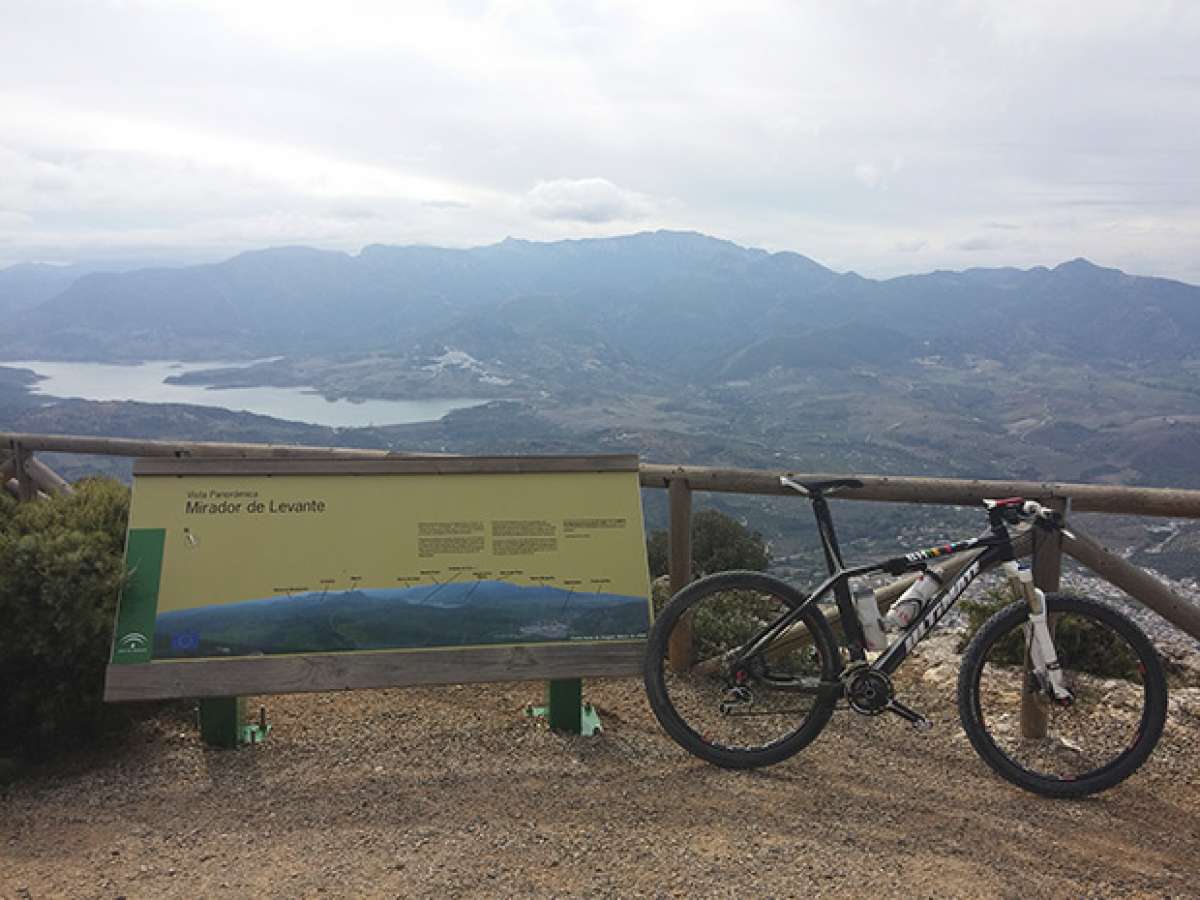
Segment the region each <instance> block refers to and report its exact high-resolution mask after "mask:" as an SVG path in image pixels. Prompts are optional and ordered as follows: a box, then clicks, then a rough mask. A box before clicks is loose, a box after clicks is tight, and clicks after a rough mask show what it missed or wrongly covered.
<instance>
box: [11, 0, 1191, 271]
mask: <svg viewBox="0 0 1200 900" xmlns="http://www.w3.org/2000/svg"><path fill="white" fill-rule="evenodd" d="M398 10H400V11H398ZM0 15H2V17H3V18H2V21H3V22H4V23H5V26H6V27H5V28H4V29H3V30H0V267H4V266H8V265H11V264H14V263H19V262H25V261H53V262H90V261H96V260H113V259H118V260H122V261H124V262H126V263H127V264H143V263H145V264H153V263H162V262H166V263H171V264H189V263H194V262H208V261H216V260H219V259H224V258H227V257H229V256H232V255H234V254H236V253H239V252H243V251H246V250H255V249H262V248H265V247H270V246H280V245H297V244H300V245H307V246H314V247H321V248H325V249H334V250H343V251H346V252H350V253H357V252H358V251H359V250H360V249H361V248H362V247H363V246H365V245H369V244H375V243H382V244H401V245H403V244H427V245H437V246H448V247H469V246H478V245H484V244H491V243H495V242H497V241H500V240H503V239H504V238H505V237H508V236H511V237H515V238H521V239H528V240H538V241H552V240H560V239H569V238H581V237H604V236H612V235H620V234H628V233H634V232H641V231H653V230H656V229H659V228H668V229H675V230H686V231H698V232H702V233H705V234H709V235H712V236H714V237H718V238H723V239H727V240H731V241H734V242H736V243H738V244H740V245H743V246H750V247H761V248H764V249H767V250H770V251H780V250H790V251H795V252H798V253H802V254H804V255H805V256H809V257H811V258H813V259H815V260H816V261H818V262H819V263H821V264H822V265H826V266H829V267H830V268H832V269H836V270H839V271H846V270H853V271H856V272H859V273H860V274H863V275H866V276H870V277H879V278H886V277H890V276H893V275H900V274H909V273H917V272H927V271H930V270H933V269H939V268H943V269H964V268H969V267H973V266H987V267H994V266H1017V267H1021V268H1028V267H1030V266H1036V265H1046V266H1054V265H1057V264H1059V263H1061V262H1063V261H1066V260H1069V259H1072V258H1075V257H1080V256H1082V257H1086V258H1087V259H1089V260H1091V261H1093V262H1094V263H1096V264H1097V265H1102V266H1111V267H1116V268H1120V269H1123V270H1125V271H1127V272H1131V273H1134V274H1141V275H1159V276H1165V277H1170V278H1177V279H1180V280H1183V281H1187V282H1190V283H1200V254H1197V253H1196V247H1198V246H1200V172H1198V171H1197V166H1196V163H1195V160H1196V159H1197V158H1200V153H1198V151H1200V54H1197V53H1196V52H1195V47H1196V46H1198V45H1200V4H1183V3H1170V2H1145V3H1099V2H1091V3H1085V2H1067V3H1057V4H1050V3H1045V2H982V0H981V2H953V3H937V2H925V0H917V2H910V3H905V4H895V3H883V2H860V3H847V4H836V5H834V4H821V5H815V4H814V5H806V4H792V3H770V2H762V3H751V4H742V5H740V6H739V8H738V10H737V11H736V12H729V11H711V10H710V11H704V10H697V9H694V8H693V6H692V5H687V4H677V5H672V4H666V3H656V4H650V5H646V7H645V8H643V6H642V5H638V4H633V3H611V4H601V5H597V6H595V7H582V6H576V5H566V4H562V5H560V4H553V3H503V4H489V3H484V2H459V3H455V4H451V5H449V6H444V7H440V8H438V9H436V10H430V9H426V7H425V6H424V5H423V6H421V7H420V8H419V10H418V11H417V12H410V11H409V10H408V8H407V7H402V6H400V5H397V4H394V3H386V2H364V3H344V4H340V5H338V6H337V7H336V8H334V7H330V6H328V5H306V4H303V3H285V2H282V0H258V2H253V3H248V4H241V3H237V2H234V0H203V2H202V0H195V2H188V0H122V2H117V0H106V2H96V3H70V2H39V3H37V4H31V3H25V2H18V0H0Z"/></svg>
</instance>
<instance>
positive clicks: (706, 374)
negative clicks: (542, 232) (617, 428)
mask: <svg viewBox="0 0 1200 900" xmlns="http://www.w3.org/2000/svg"><path fill="white" fill-rule="evenodd" d="M4 311H7V312H8V313H9V314H10V315H11V314H12V313H14V312H16V316H15V317H14V318H10V321H11V322H12V323H13V325H14V327H13V328H10V329H6V332H7V335H6V336H5V337H4V338H0V352H3V353H5V354H8V355H9V356H10V357H11V356H14V355H16V356H25V357H30V356H34V357H48V356H53V357H56V358H64V357H65V358H72V357H73V358H84V359H144V358H147V357H151V356H153V357H157V358H163V357H180V358H184V357H192V358H197V357H206V358H228V357H233V356H246V355H249V356H268V355H278V354H283V355H290V356H297V355H314V354H315V355H329V354H346V353H352V354H353V353H364V354H365V353H372V352H384V353H404V354H409V353H414V352H415V353H420V352H426V353H428V354H430V355H434V356H436V355H437V354H438V353H440V352H441V347H442V346H447V347H453V348H455V349H460V350H463V351H465V352H466V353H468V354H470V355H471V356H472V357H474V358H476V359H481V360H484V359H491V360H495V361H496V362H497V363H498V364H499V365H500V366H501V367H504V366H505V365H512V366H516V367H518V368H520V367H521V366H523V365H524V364H525V363H527V362H528V361H529V360H528V357H529V356H530V350H531V348H533V347H537V346H539V345H545V346H553V347H556V348H558V350H557V351H556V354H555V355H558V354H560V353H561V352H562V351H564V350H569V351H570V352H574V353H577V354H582V358H590V359H595V360H596V361H597V362H598V363H600V364H631V365H635V366H637V367H639V368H643V367H644V368H646V369H649V370H651V371H661V372H664V373H672V374H678V375H687V376H689V377H699V378H702V379H718V380H719V379H725V378H729V377H748V376H753V375H755V374H757V373H759V372H762V371H765V370H766V369H769V368H770V367H772V366H777V365H778V366H783V367H789V368H800V369H803V368H808V367H812V366H829V365H835V366H842V365H845V364H848V363H850V362H851V361H852V360H853V359H854V358H855V357H858V358H861V359H873V360H876V361H883V359H881V355H882V357H883V358H884V359H886V358H887V357H889V356H892V357H896V358H911V357H912V356H925V355H929V354H934V355H942V356H945V355H961V354H974V355H998V356H1000V357H1003V356H1004V355H1011V354H1019V353H1022V352H1025V351H1026V349H1027V348H1029V347H1036V348H1037V349H1038V350H1040V351H1048V352H1054V353H1060V354H1063V355H1065V356H1067V357H1068V358H1087V359H1092V360H1095V359H1100V358H1110V359H1113V360H1116V361H1119V362H1121V363H1153V362H1160V361H1163V360H1179V359H1182V358H1185V357H1188V356H1189V355H1191V354H1193V353H1195V352H1196V351H1195V348H1196V347H1197V346H1200V288H1197V287H1194V286H1191V285H1186V284H1182V283H1180V282H1174V281H1169V280H1166V279H1159V278H1142V277H1135V276H1129V275H1125V274H1124V273H1122V272H1120V271H1117V270H1115V269H1104V268H1100V267H1097V266H1094V265H1092V264H1091V263H1089V262H1087V261H1085V260H1082V259H1080V260H1074V261H1072V262H1068V263H1064V264H1062V265H1059V266H1057V267H1055V268H1053V269H1046V268H1035V269H1030V270H1018V269H1003V268H1002V269H970V270H967V271H965V272H933V273H930V274H926V275H911V276H905V277H901V278H893V279H889V280H885V281H877V280H873V279H868V278H863V277H860V276H858V275H855V274H853V273H846V274H839V273H836V272H833V271H831V270H829V269H826V268H825V267H823V266H821V265H819V264H818V263H816V262H814V261H813V260H811V259H808V258H807V257H804V256H801V255H799V254H797V253H787V252H785V253H766V252H764V251H762V250H754V249H747V248H743V247H739V246H737V245H735V244H732V243H730V242H728V241H722V240H717V239H714V238H710V237H706V236H704V235H699V234H693V233H679V232H656V233H646V234H638V235H632V236H629V237H622V238H609V239H593V240H581V241H560V242H556V243H530V242H527V241H518V240H512V239H509V240H506V241H504V242H503V243H500V244H496V245H492V246H487V247H479V248H474V249H468V250H454V249H439V248H433V247H387V246H379V245H376V246H371V247H367V248H365V249H364V250H363V251H362V252H361V253H360V254H358V255H357V256H350V255H347V254H344V253H338V252H331V251H323V250H314V249H309V248H302V247H294V248H279V249H272V250H263V251H256V252H250V253H243V254H241V255H239V256H236V257H234V258H233V259H230V260H227V261H225V262H222V263H217V264H212V265H201V266H190V267H186V268H174V269H172V268H152V269H141V270H136V271H130V272H123V273H113V272H94V273H90V274H83V275H82V277H80V274H79V272H78V270H71V269H62V268H58V267H50V266H37V267H31V266H18V267H14V268H12V269H7V270H4V271H2V272H0V312H4ZM914 341H915V342H918V343H917V344H914V343H913V342H914ZM925 342H928V344H926V343H925ZM913 347H916V348H918V349H917V350H913V349H912V348H913ZM910 351H911V352H910ZM534 355H537V354H536V353H535V354H534Z"/></svg>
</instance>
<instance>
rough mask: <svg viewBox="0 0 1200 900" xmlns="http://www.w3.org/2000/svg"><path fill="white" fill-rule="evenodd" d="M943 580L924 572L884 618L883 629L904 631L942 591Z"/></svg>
mask: <svg viewBox="0 0 1200 900" xmlns="http://www.w3.org/2000/svg"><path fill="white" fill-rule="evenodd" d="M941 587H942V582H941V579H940V578H938V577H937V576H936V575H934V574H933V573H932V572H922V573H921V576H920V577H919V578H918V579H917V580H916V581H914V582H913V583H912V584H911V585H910V586H909V588H908V590H907V591H905V592H904V593H903V594H901V595H900V599H899V600H897V601H896V602H895V603H894V604H893V605H892V608H891V609H890V610H888V614H887V615H886V616H884V617H883V627H884V628H885V629H887V630H888V631H903V630H904V629H905V628H907V627H908V626H909V625H910V624H912V621H913V619H915V618H916V617H917V616H919V615H920V614H921V610H922V609H924V608H925V604H926V603H927V602H928V601H929V600H930V599H931V598H932V597H934V596H935V595H936V594H937V592H938V591H939V590H940V589H941Z"/></svg>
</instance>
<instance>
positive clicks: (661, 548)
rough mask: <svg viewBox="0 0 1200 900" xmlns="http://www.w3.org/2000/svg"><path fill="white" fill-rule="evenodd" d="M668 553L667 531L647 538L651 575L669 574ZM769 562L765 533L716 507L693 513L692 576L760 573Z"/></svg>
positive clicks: (656, 576) (654, 533) (656, 532)
mask: <svg viewBox="0 0 1200 900" xmlns="http://www.w3.org/2000/svg"><path fill="white" fill-rule="evenodd" d="M669 552H670V551H669V549H668V544H667V532H665V531H655V532H653V533H652V534H651V535H650V537H649V538H648V539H647V540H646V555H647V557H648V558H649V561H650V577H651V578H658V577H659V576H660V575H666V574H667V567H668V564H669ZM769 562H770V557H769V556H768V555H767V546H766V543H765V542H764V541H763V536H762V535H761V534H759V533H758V532H757V531H750V530H749V529H748V528H746V526H745V525H743V524H742V523H741V522H739V521H738V520H737V519H734V518H732V517H731V516H727V515H725V513H723V512H721V511H720V510H716V509H706V510H702V511H701V512H698V513H696V514H695V515H694V516H692V575H693V577H696V578H699V577H701V576H703V575H711V574H712V573H713V572H725V571H728V570H729V569H753V570H755V571H758V572H761V571H763V570H764V569H766V567H767V563H769Z"/></svg>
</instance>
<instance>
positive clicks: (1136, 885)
mask: <svg viewBox="0 0 1200 900" xmlns="http://www.w3.org/2000/svg"><path fill="white" fill-rule="evenodd" d="M928 643H929V645H930V646H931V649H932V648H933V647H934V644H935V642H928ZM922 646H923V648H924V647H925V645H922ZM937 662H940V665H936V666H934V670H933V671H928V672H926V671H925V666H926V665H927V664H932V663H937ZM952 668H953V663H952V662H947V661H945V657H944V654H942V655H941V656H936V658H935V654H933V653H931V655H930V658H929V659H928V661H925V660H920V659H914V661H913V662H912V664H911V665H909V666H906V667H905V670H903V671H902V675H903V674H904V673H905V672H907V675H906V677H902V678H901V679H899V680H898V681H899V686H900V696H901V698H902V699H905V700H906V701H908V702H909V703H910V704H911V705H913V706H915V707H916V708H917V709H919V710H921V711H922V712H924V713H926V714H927V715H929V716H930V718H931V719H933V720H934V721H935V727H934V728H933V730H932V731H930V732H925V733H918V732H915V731H913V730H911V729H910V728H908V727H907V726H906V725H904V724H903V723H902V722H900V721H899V720H898V719H892V718H891V717H889V718H887V719H878V720H868V719H865V718H862V717H859V716H856V715H854V714H852V713H849V712H839V713H837V714H835V716H834V719H833V722H832V724H831V725H830V727H829V728H828V729H827V730H826V732H825V733H824V734H823V735H822V736H821V737H820V738H818V739H817V741H816V742H815V743H814V744H813V745H811V746H810V747H809V748H808V749H807V750H805V751H804V752H802V753H801V754H800V755H798V756H796V757H794V758H792V759H791V760H789V761H787V762H785V763H782V764H780V765H778V766H775V767H773V768H770V769H765V770H759V771H753V772H729V771H723V770H720V769H717V768H714V767H712V766H709V765H706V764H704V763H702V762H700V761H698V760H695V759H694V758H692V757H691V756H689V755H688V754H686V753H685V752H684V751H683V750H682V749H680V748H679V747H677V746H676V745H675V744H673V743H672V742H671V741H670V740H669V739H668V738H667V737H666V736H665V735H664V734H663V733H662V732H661V731H660V730H659V728H658V727H657V724H656V723H655V722H654V720H653V717H652V715H651V713H650V710H649V708H648V706H647V705H646V702H645V699H644V697H643V694H642V690H641V685H640V683H638V682H636V681H634V680H632V679H631V680H613V681H592V682H587V683H586V684H585V689H586V694H587V696H588V698H589V699H590V700H591V701H592V702H594V703H595V704H596V705H597V706H598V707H599V709H600V712H601V716H602V719H603V721H604V725H605V731H604V733H603V734H602V735H599V736H596V737H593V738H583V737H566V736H562V735H558V734H555V733H553V732H550V731H548V730H547V729H546V727H545V726H544V725H543V724H542V723H540V722H537V721H535V720H531V719H528V718H526V717H525V716H524V715H523V714H522V710H523V707H524V706H525V704H527V703H529V702H538V701H540V696H539V695H540V692H541V687H540V685H538V684H537V683H526V684H504V685H469V686H461V687H446V688H437V689H406V690H390V691H371V692H357V693H352V694H337V695H333V694H313V695H299V696H288V697H271V698H266V699H265V700H263V702H264V703H266V705H267V707H268V710H269V714H270V716H271V719H272V722H273V725H274V731H273V733H272V735H271V737H270V739H269V740H268V741H267V742H266V743H265V744H263V745H260V746H258V747H254V748H246V749H243V750H240V751H218V750H208V749H205V748H204V747H203V746H201V744H200V742H199V739H198V737H197V735H196V733H195V730H194V729H193V728H191V727H190V726H189V725H188V724H187V723H186V722H185V721H184V719H183V717H181V716H180V715H163V716H161V717H159V718H156V719H151V720H147V721H145V722H143V723H142V724H141V725H140V726H139V727H138V729H137V730H136V731H135V733H134V734H133V736H132V737H131V738H130V739H128V740H127V741H125V742H123V743H122V744H120V745H118V746H112V747H109V748H107V749H106V750H105V751H104V752H91V753H87V752H81V753H78V754H75V755H72V756H70V757H68V758H66V759H63V760H61V761H60V762H58V763H55V764H54V765H53V766H48V767H44V768H41V769H38V770H35V771H34V772H33V773H32V774H31V776H30V777H28V778H26V779H25V780H24V781H22V782H20V783H18V784H16V785H13V786H10V787H9V788H8V789H6V792H5V793H4V794H3V795H0V896H4V897H10V896H12V897H59V896H61V897H108V898H114V897H121V896H124V897H130V898H133V897H181V898H189V900H191V898H196V897H246V896H264V897H275V896H278V897H289V898H290V897H307V896H316V895H329V896H354V897H360V896H367V897H376V896H379V897H401V896H404V897H407V896H436V897H495V896H513V895H534V896H583V895H587V896H601V897H608V896H613V897H618V896H619V897H638V896H646V897H700V896H703V897H708V896H715V897H726V896H728V897H733V896H742V897H744V896H753V897H798V896H835V895H837V896H842V897H845V896H864V895H868V894H871V895H876V896H879V895H883V896H904V897H914V896H915V897H946V896H988V897H990V896H1005V897H1008V896H1011V897H1043V896H1045V897H1083V896H1087V897H1137V896H1148V897H1165V896H1172V897H1182V896H1200V887H1198V886H1197V878H1198V877H1200V762H1198V761H1197V757H1196V747H1197V745H1198V744H1197V741H1198V739H1200V717H1198V715H1200V704H1192V705H1190V706H1189V708H1188V709H1186V710H1180V709H1179V708H1178V704H1176V709H1175V712H1174V713H1173V715H1172V717H1171V720H1170V722H1169V723H1168V726H1167V731H1166V733H1165V735H1164V737H1163V740H1162V742H1161V743H1160V745H1159V748H1158V750H1157V751H1156V753H1155V755H1154V756H1153V757H1152V758H1151V760H1150V762H1149V763H1147V765H1146V766H1145V767H1144V768H1143V769H1142V770H1141V771H1140V772H1139V773H1138V774H1137V775H1135V776H1134V777H1133V778H1132V779H1130V780H1129V781H1127V782H1125V784H1123V785H1121V786H1119V787H1117V788H1116V789H1114V790H1112V791H1109V792H1107V793H1105V794H1102V795H1100V796H1098V797H1093V798H1090V799H1087V800H1082V801H1051V800H1044V799H1041V798H1039V797H1036V796H1033V795H1031V794H1027V793H1025V792H1023V791H1021V790H1019V789H1017V788H1015V787H1013V786H1011V785H1009V784H1008V783H1007V782H1004V781H1002V780H1000V779H999V778H997V777H995V776H994V775H992V774H991V772H990V770H989V769H987V767H986V766H985V765H984V763H983V762H982V761H981V760H979V759H978V758H977V757H976V756H975V755H974V753H973V752H972V750H971V748H970V746H969V744H968V743H967V741H966V739H965V737H963V735H962V732H961V729H960V728H959V725H958V722H957V718H956V712H955V710H954V706H953V700H952V695H953V690H952V687H951V685H950V684H949V683H948V681H949V680H950V679H951V678H952V677H953V673H952V671H950V670H951V669H952ZM925 674H928V677H924V678H923V677H922V676H923V675H925ZM1193 690H1194V689H1193ZM255 708H256V707H255Z"/></svg>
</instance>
